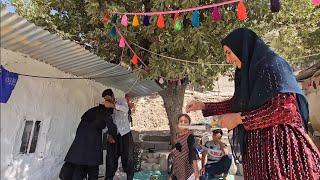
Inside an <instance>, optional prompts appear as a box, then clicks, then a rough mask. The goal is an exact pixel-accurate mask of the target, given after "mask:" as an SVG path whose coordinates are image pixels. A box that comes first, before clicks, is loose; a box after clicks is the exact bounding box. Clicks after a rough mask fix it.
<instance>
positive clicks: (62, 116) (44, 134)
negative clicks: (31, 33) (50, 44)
mask: <svg viewBox="0 0 320 180" xmlns="http://www.w3.org/2000/svg"><path fill="white" fill-rule="evenodd" d="M1 65H3V66H4V67H5V68H6V69H7V70H9V71H13V72H19V73H24V74H32V75H40V76H54V77H74V76H72V75H70V74H66V73H64V72H62V71H60V70H58V69H56V68H54V67H52V66H50V65H48V64H45V63H43V62H40V61H37V60H35V59H32V58H30V57H28V56H27V55H24V54H21V53H16V52H12V51H10V50H6V49H3V48H1ZM106 88H108V87H106V86H103V85H102V84H100V83H97V82H94V81H90V80H56V79H39V78H31V77H23V76H19V80H18V82H17V84H16V87H15V89H14V90H13V92H12V94H11V97H10V99H9V101H8V102H7V103H5V104H2V103H1V178H0V179H3V180H7V179H8V180H9V179H10V180H15V179H17V180H18V179H19V180H29V179H30V180H31V179H32V180H43V179H46V180H50V179H55V180H56V179H58V173H59V171H60V168H61V166H62V164H63V159H64V157H65V155H66V153H67V151H68V149H69V147H70V145H71V143H72V141H73V139H74V136H75V132H76V128H77V126H78V124H79V122H80V117H81V115H82V114H83V113H84V112H85V111H86V110H88V109H89V108H91V107H93V106H95V105H97V104H98V103H99V102H101V101H102V98H101V93H102V91H103V90H104V89H106ZM111 88H112V87H111ZM112 89H113V90H114V92H115V96H116V97H122V96H123V92H122V91H120V90H117V89H115V88H112ZM25 119H26V120H33V121H41V127H40V132H39V136H38V143H37V147H36V152H35V153H31V154H20V153H19V150H20V145H21V138H22V133H23V129H24V124H25V122H24V121H25ZM100 170H101V172H103V171H104V168H103V167H101V168H100Z"/></svg>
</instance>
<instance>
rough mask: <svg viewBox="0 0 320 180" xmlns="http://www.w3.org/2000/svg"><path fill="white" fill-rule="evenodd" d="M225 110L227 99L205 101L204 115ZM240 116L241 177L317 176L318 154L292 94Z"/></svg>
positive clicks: (300, 179)
mask: <svg viewBox="0 0 320 180" xmlns="http://www.w3.org/2000/svg"><path fill="white" fill-rule="evenodd" d="M225 113H231V100H227V101H224V102H219V103H205V109H204V110H203V115H204V116H212V115H219V114H225ZM243 115H244V116H245V118H244V120H243V125H244V128H245V129H246V130H247V131H248V138H247V152H246V154H245V156H244V162H243V168H244V177H245V179H252V180H286V179H290V180H319V179H320V153H319V150H318V149H317V147H316V146H315V144H314V143H313V142H312V140H311V139H310V137H309V136H308V135H307V133H306V132H305V129H304V127H303V122H302V118H301V116H300V113H299V112H298V110H297V107H296V97H295V95H294V94H289V93H286V94H278V95H276V96H275V97H273V98H272V99H271V100H269V101H268V102H267V103H265V104H264V105H263V106H261V107H260V108H258V109H256V110H253V111H250V112H244V113H243Z"/></svg>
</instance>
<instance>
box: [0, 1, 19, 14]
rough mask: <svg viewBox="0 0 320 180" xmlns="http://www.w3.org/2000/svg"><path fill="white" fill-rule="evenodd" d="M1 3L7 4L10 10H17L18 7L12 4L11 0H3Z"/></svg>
mask: <svg viewBox="0 0 320 180" xmlns="http://www.w3.org/2000/svg"><path fill="white" fill-rule="evenodd" d="M0 2H1V4H5V5H6V7H7V10H8V11H9V12H12V13H14V12H16V8H15V7H14V6H13V5H12V3H11V0H1V1H0Z"/></svg>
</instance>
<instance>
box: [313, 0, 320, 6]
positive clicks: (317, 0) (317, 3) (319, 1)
mask: <svg viewBox="0 0 320 180" xmlns="http://www.w3.org/2000/svg"><path fill="white" fill-rule="evenodd" d="M312 3H313V4H314V5H319V4H320V0H312Z"/></svg>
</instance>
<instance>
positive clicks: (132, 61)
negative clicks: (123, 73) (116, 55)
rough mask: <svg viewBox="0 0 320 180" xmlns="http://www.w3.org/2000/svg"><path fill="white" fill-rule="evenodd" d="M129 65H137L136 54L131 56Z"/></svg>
mask: <svg viewBox="0 0 320 180" xmlns="http://www.w3.org/2000/svg"><path fill="white" fill-rule="evenodd" d="M131 63H132V64H134V65H137V64H138V56H137V55H136V54H134V55H133V57H132V59H131Z"/></svg>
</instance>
